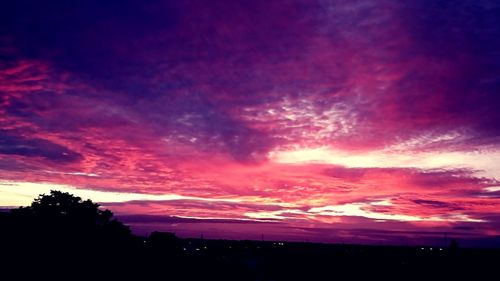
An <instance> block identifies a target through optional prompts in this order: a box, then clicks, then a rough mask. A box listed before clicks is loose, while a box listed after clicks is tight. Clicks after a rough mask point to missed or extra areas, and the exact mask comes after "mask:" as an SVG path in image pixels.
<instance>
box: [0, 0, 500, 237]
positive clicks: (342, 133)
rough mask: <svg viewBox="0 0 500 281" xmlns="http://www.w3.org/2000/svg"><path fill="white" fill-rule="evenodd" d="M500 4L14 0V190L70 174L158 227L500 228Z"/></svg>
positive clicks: (216, 233) (2, 159) (1, 79)
mask: <svg viewBox="0 0 500 281" xmlns="http://www.w3.org/2000/svg"><path fill="white" fill-rule="evenodd" d="M499 11H500V5H499V4H498V3H496V1H489V0H484V1H475V0H474V1H473V0H470V1H468V0H465V1H460V3H457V2H456V1H420V0H419V1H416V0H415V1H404V2H402V1H391V0H387V1H368V0H355V1H342V0H333V1H323V0H317V1H301V0H293V1H250V2H248V1H225V0H221V1H196V0H193V1H190V0H189V1H161V0H151V1H149V0H148V1H135V0H131V1H83V0H82V1H80V0H76V1H69V2H68V1H44V0H42V1H29V0H20V1H11V2H10V3H3V4H2V5H1V8H0V125H1V128H2V129H1V130H0V195H1V196H0V206H9V207H12V206H17V205H23V204H28V203H29V201H30V200H31V199H32V198H33V197H34V196H36V195H38V194H40V193H44V192H45V193H46V192H48V191H49V190H50V188H51V187H52V188H54V189H61V190H64V191H68V192H71V193H75V194H77V195H80V196H82V197H90V198H92V199H93V200H95V201H97V202H100V203H101V204H102V205H103V206H105V207H108V208H110V209H112V210H114V211H115V212H116V213H117V215H119V216H120V217H121V218H123V220H125V221H127V220H128V222H129V223H130V224H131V225H132V226H133V227H134V229H135V230H136V231H137V232H140V233H146V232H148V231H151V230H155V229H163V230H170V231H175V232H176V233H178V234H179V235H184V236H198V235H200V234H201V233H204V234H205V235H209V236H211V237H225V238H252V239H260V237H261V235H262V234H263V233H266V237H268V238H269V239H271V238H275V239H289V240H301V241H303V240H310V241H320V240H322V241H329V242H341V241H352V242H364V243H378V242H384V243H385V242H387V243H405V244H406V243H421V242H429V241H439V239H441V236H442V233H445V232H446V233H449V235H450V236H453V235H455V236H456V237H461V238H463V239H469V240H467V241H475V242H474V243H476V244H478V245H479V244H481V243H482V242H480V241H486V242H484V243H483V244H481V245H487V244H488V243H493V242H491V241H495V237H496V236H498V235H500V232H499V231H498V229H499V228H498V225H499V223H500V219H499V214H498V213H499V211H498V210H500V201H499V200H500V196H499V186H500V183H499V182H498V179H499V178H500V164H499V163H498V161H497V159H499V158H500V126H499V125H498V124H500V111H499V110H498V108H497V107H498V105H499V104H500V96H499V95H498V91H499V90H500V79H499V78H498V77H500V54H499V53H498V50H499V49H500V28H499V26H500V16H499V15H500V13H499ZM391 237H392V238H391ZM401 237H406V238H405V239H403V238H401ZM402 239H403V240H402ZM433 239H434V240H433ZM481 239H482V240H481ZM492 239H493V240H492ZM377 241H378V242H377ZM433 243H434V242H433ZM470 243H471V245H472V244H473V242H470ZM495 243H496V242H495ZM493 244H494V243H493Z"/></svg>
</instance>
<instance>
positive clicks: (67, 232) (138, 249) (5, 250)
mask: <svg viewBox="0 0 500 281" xmlns="http://www.w3.org/2000/svg"><path fill="white" fill-rule="evenodd" d="M112 217H113V214H112V213H111V212H110V211H107V210H104V211H103V210H100V209H99V208H98V206H97V205H96V204H94V203H92V202H91V201H89V200H87V201H83V200H81V199H80V198H78V197H74V196H72V195H69V194H67V193H61V192H56V191H55V192H52V193H51V194H50V195H45V196H40V197H39V198H37V199H36V200H35V201H34V202H33V204H32V205H31V206H29V207H24V208H19V209H16V210H12V211H10V212H9V213H0V247H1V248H0V249H1V255H0V257H1V261H0V276H12V277H11V278H6V279H3V278H1V279H2V280H15V279H16V280H24V279H28V278H30V279H32V280H33V279H35V280H42V278H43V280H45V279H46V278H49V280H54V279H59V280H62V279H64V280H76V279H81V278H85V279H86V280H101V279H108V280H120V279H125V280H129V279H135V280H349V279H360V278H370V279H372V278H375V279H413V278H422V279H446V280H450V279H455V278H464V277H469V278H473V279H474V280H482V279H487V278H488V279H491V278H493V279H491V280H495V277H494V276H498V262H500V251H499V250H498V249H460V248H459V247H458V245H456V244H454V245H453V246H452V247H446V248H430V247H388V246H386V247H384V246H361V245H334V244H315V243H289V242H279V241H274V242H273V241H227V240H204V239H179V238H177V237H175V235H174V234H171V233H161V232H154V233H152V234H151V235H150V236H149V237H147V238H142V237H137V236H135V235H133V234H132V233H131V232H130V230H129V229H128V227H127V226H125V225H123V224H122V223H120V222H119V221H117V220H114V219H113V218H112ZM14 278H15V279H14Z"/></svg>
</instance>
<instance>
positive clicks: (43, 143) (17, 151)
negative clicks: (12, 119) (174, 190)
mask: <svg viewBox="0 0 500 281" xmlns="http://www.w3.org/2000/svg"><path fill="white" fill-rule="evenodd" d="M0 154H11V155H19V156H25V157H42V158H45V159H47V160H49V161H53V162H61V163H72V162H77V161H80V160H81V159H82V155H80V154H79V153H77V152H74V151H71V150H70V149H68V148H66V147H64V146H62V145H59V144H56V143H53V142H50V141H48V140H44V139H35V138H34V139H28V138H23V137H20V136H16V135H11V134H9V133H8V132H5V131H0Z"/></svg>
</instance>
